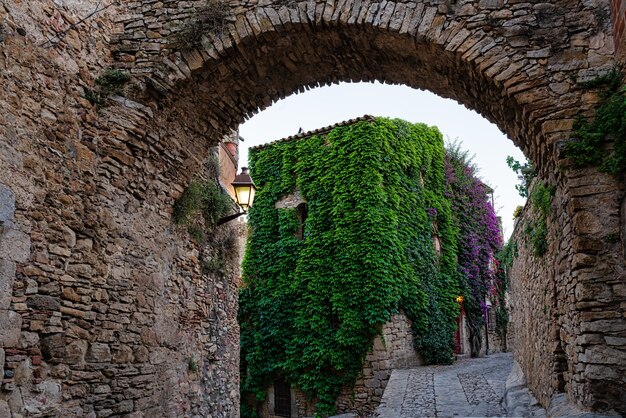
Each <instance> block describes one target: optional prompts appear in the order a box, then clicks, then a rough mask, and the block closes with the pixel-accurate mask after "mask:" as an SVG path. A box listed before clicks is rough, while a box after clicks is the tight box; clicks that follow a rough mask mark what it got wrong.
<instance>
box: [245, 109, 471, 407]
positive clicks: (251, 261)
mask: <svg viewBox="0 0 626 418" xmlns="http://www.w3.org/2000/svg"><path fill="white" fill-rule="evenodd" d="M444 153H445V151H444V145H443V140H442V135H441V133H440V132H439V131H438V130H437V129H436V128H430V127H428V126H426V125H424V124H410V123H408V122H404V121H401V120H390V119H384V118H378V119H376V120H375V121H360V122H357V123H355V124H352V125H349V126H342V127H337V128H335V129H333V130H332V131H330V132H329V133H327V134H325V135H320V136H311V137H305V138H302V139H300V140H297V141H283V142H278V143H276V144H273V145H272V146H269V147H264V148H261V149H257V150H253V152H251V154H250V170H251V174H252V177H253V178H254V180H255V182H256V184H257V186H258V188H259V190H258V192H257V196H256V199H255V204H254V207H253V208H252V209H251V211H250V217H249V223H250V237H249V242H248V247H247V251H246V256H245V259H244V263H243V277H244V282H245V286H244V288H243V289H242V290H241V293H240V312H239V321H240V324H241V368H242V372H241V376H242V399H244V401H246V402H248V403H251V404H254V402H255V401H262V400H263V399H264V397H265V389H266V387H267V385H268V384H270V383H271V382H272V381H273V380H274V379H276V378H278V377H283V378H285V379H286V380H287V381H288V382H290V383H291V384H292V385H294V386H296V387H298V388H300V389H302V390H303V391H304V393H305V394H307V396H309V397H310V398H311V399H312V400H314V401H315V402H316V410H317V413H318V414H320V415H328V414H332V413H333V412H334V408H335V407H334V405H335V401H336V399H337V396H338V395H339V392H340V390H341V388H342V387H343V386H344V385H352V384H353V382H354V380H355V379H356V376H357V374H358V373H359V371H360V370H361V369H362V367H363V360H364V357H365V355H366V353H367V352H368V350H369V349H370V348H371V346H372V343H373V338H374V337H375V336H376V335H377V334H379V333H380V331H381V326H382V324H384V323H385V322H387V321H388V320H389V319H390V316H391V314H393V313H395V312H399V311H400V310H402V311H403V312H405V313H406V314H407V316H408V317H409V318H410V319H411V321H412V323H413V327H414V332H415V343H416V347H417V348H418V349H419V351H420V352H421V354H422V356H423V358H424V359H425V360H426V361H427V362H430V363H449V362H451V361H452V352H453V346H454V345H453V338H454V331H455V321H454V319H455V318H456V317H457V316H458V314H459V307H458V304H457V303H456V302H455V296H457V295H458V294H459V292H460V290H461V287H462V286H461V283H460V280H461V277H460V275H459V273H458V270H457V258H456V253H457V242H456V241H457V233H458V228H457V227H456V226H455V224H454V222H453V220H452V215H451V204H450V200H449V198H447V197H446V195H445V193H446V187H447V186H446V181H445V178H444ZM296 188H297V189H298V190H299V191H300V192H301V193H302V195H303V196H304V198H305V199H306V201H307V203H308V217H307V218H306V222H305V226H304V236H303V239H298V238H297V234H296V231H297V230H298V227H299V220H298V216H297V213H296V210H294V209H276V208H275V202H276V201H277V200H279V199H280V198H281V197H283V196H285V195H289V194H291V193H293V192H294V190H295V189H296ZM435 234H436V235H437V236H438V238H439V240H440V243H441V252H440V253H439V254H438V253H436V251H435V249H434V245H433V235H435ZM245 410H246V411H248V412H250V413H251V411H253V408H249V407H246V408H245Z"/></svg>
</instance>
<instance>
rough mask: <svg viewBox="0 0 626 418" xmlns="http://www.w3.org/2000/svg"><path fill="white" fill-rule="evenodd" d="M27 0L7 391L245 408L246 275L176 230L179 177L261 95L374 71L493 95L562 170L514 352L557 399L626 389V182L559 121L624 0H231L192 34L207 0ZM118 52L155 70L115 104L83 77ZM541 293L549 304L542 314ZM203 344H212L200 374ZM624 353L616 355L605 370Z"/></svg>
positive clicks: (105, 411)
mask: <svg viewBox="0 0 626 418" xmlns="http://www.w3.org/2000/svg"><path fill="white" fill-rule="evenodd" d="M23 3H24V4H20V5H11V7H8V6H7V8H6V10H7V12H6V13H4V12H2V11H1V10H0V17H2V18H3V19H5V20H3V22H5V21H6V22H9V23H10V24H7V27H8V29H5V26H3V27H2V28H3V31H2V32H0V38H2V39H3V40H2V41H0V42H3V44H2V46H3V47H4V48H5V50H6V51H8V52H7V54H5V55H4V56H3V57H0V64H2V66H1V68H2V69H3V70H4V72H1V73H0V77H1V78H2V81H3V84H2V85H3V90H2V91H1V92H0V101H1V102H2V104H3V105H4V106H6V109H7V114H8V117H6V118H4V119H2V118H0V128H2V134H3V138H4V141H3V147H4V148H2V149H0V151H2V153H1V154H0V163H2V165H1V166H0V172H3V173H8V174H7V175H6V176H4V177H2V178H1V179H0V183H2V185H4V186H6V187H8V189H9V192H10V194H11V196H13V195H14V196H15V202H16V203H15V207H16V211H15V216H13V215H11V219H13V218H14V221H12V224H14V225H15V228H13V227H12V228H11V230H17V231H21V232H22V233H25V234H28V235H29V236H30V241H31V247H30V249H31V254H30V257H27V256H21V255H20V258H19V259H18V258H16V257H15V256H14V255H12V253H11V252H9V251H5V249H6V248H7V247H6V246H3V245H4V244H2V242H0V244H2V245H0V261H2V260H5V259H6V260H9V264H10V266H9V267H10V268H9V269H4V270H2V272H0V273H2V275H1V276H0V277H2V280H3V282H2V284H3V285H5V281H6V283H9V284H10V286H9V288H10V287H11V286H12V287H13V299H12V301H11V302H10V303H6V305H7V306H6V307H5V303H4V302H3V305H2V306H0V315H1V316H0V322H1V323H2V331H3V332H5V331H6V335H10V336H11V338H13V339H14V340H15V341H11V342H10V343H6V344H5V343H3V347H2V349H3V351H2V353H0V354H6V356H7V360H6V362H5V364H6V365H7V366H9V367H8V369H7V370H11V371H12V372H13V373H15V375H16V376H17V377H16V378H15V379H13V378H10V381H9V382H8V384H9V386H6V385H5V386H3V389H4V391H5V392H2V393H1V394H0V401H1V402H0V411H2V410H3V409H2V408H4V406H5V405H9V406H10V409H11V410H13V411H15V412H19V411H21V412H23V411H27V410H33V411H39V412H42V411H43V412H46V411H56V412H58V413H60V414H62V415H64V416H84V415H87V414H91V415H92V416H93V415H95V414H98V415H100V416H108V415H112V414H122V413H129V414H133V415H131V416H141V415H142V414H144V413H146V414H159V413H162V414H163V415H171V416H175V415H181V414H184V413H199V414H205V413H213V414H214V415H220V414H222V415H225V416H226V415H228V414H229V413H233V411H235V409H233V408H236V405H237V403H238V394H237V391H236V390H235V389H233V386H232V384H231V383H233V382H236V378H235V379H233V376H235V375H236V369H237V360H236V357H237V356H236V347H237V341H236V337H234V334H236V332H235V331H236V324H235V323H234V321H233V320H234V313H233V308H234V306H235V304H236V301H234V299H233V297H234V296H233V289H231V288H229V287H226V288H225V287H223V286H222V285H223V283H220V282H219V280H215V281H211V282H206V280H205V278H203V276H202V274H201V273H200V271H201V267H200V265H199V262H198V260H197V257H196V255H195V254H196V253H195V252H194V251H196V250H197V249H196V248H195V247H194V245H193V244H191V243H190V242H189V240H188V237H185V236H181V235H180V234H178V233H176V232H175V231H174V232H173V230H172V224H171V208H172V204H173V202H174V199H175V198H176V197H177V196H178V195H179V194H180V192H181V190H182V188H183V187H184V186H185V185H186V184H187V182H188V181H189V178H190V176H191V175H192V173H194V172H196V171H198V170H199V169H200V168H201V165H202V160H203V158H204V157H205V156H206V152H207V151H206V149H207V146H208V145H214V144H217V143H218V142H219V140H220V138H221V137H222V135H223V134H224V133H226V132H228V131H229V130H230V129H231V128H233V127H236V126H237V125H238V124H239V123H240V122H242V121H243V120H244V118H245V117H246V116H249V115H251V114H253V113H255V112H257V111H258V110H259V109H262V108H264V107H267V106H268V105H269V104H271V102H272V101H273V100H276V99H279V98H281V97H284V96H286V95H289V94H292V93H294V92H296V91H301V90H303V89H305V88H310V87H314V86H317V85H320V84H329V83H334V82H338V81H350V80H354V81H357V80H358V81H368V80H374V79H377V80H380V81H384V82H390V83H401V84H406V85H409V86H411V87H415V88H424V89H429V90H432V91H433V92H435V93H437V94H439V95H442V96H444V97H450V98H453V99H455V100H457V101H459V102H461V103H462V104H464V105H466V106H468V107H470V108H472V109H474V110H476V111H478V112H479V113H481V114H482V115H483V116H485V117H486V118H487V119H489V120H490V121H492V122H494V123H495V124H496V125H497V126H499V127H500V129H501V130H503V131H504V132H506V133H507V134H508V135H509V136H510V137H511V138H512V140H513V141H514V142H515V143H516V144H517V145H518V146H520V147H521V148H522V149H523V150H524V152H525V153H526V155H528V156H529V157H530V158H531V159H532V161H533V162H534V163H535V165H536V166H537V167H539V169H540V176H541V178H542V179H543V180H545V181H549V182H551V183H552V184H555V185H556V186H557V192H556V196H555V203H554V211H553V212H554V218H553V220H552V222H551V224H550V237H551V240H550V242H551V248H550V254H551V256H550V258H546V259H545V260H544V262H543V263H541V264H542V265H540V266H538V265H537V264H538V263H536V262H534V263H533V262H531V261H532V260H531V261H529V262H527V263H526V264H525V268H526V269H530V272H525V277H530V278H532V279H530V280H525V281H522V282H521V284H520V286H519V289H518V290H519V292H520V294H521V295H522V296H523V299H521V302H520V303H519V304H518V305H517V306H516V309H517V314H518V316H519V318H523V320H521V321H520V322H519V323H518V324H517V325H516V326H518V327H519V329H518V331H519V334H520V335H524V336H525V341H523V344H521V345H520V346H519V347H517V348H516V356H517V358H518V360H519V361H520V363H521V366H522V368H523V369H524V371H525V372H526V375H527V379H528V381H529V386H530V387H531V389H532V390H533V391H534V392H535V394H536V395H537V396H538V397H539V399H540V400H541V402H543V403H544V404H545V403H548V402H549V400H550V397H551V396H552V395H553V394H554V393H557V392H559V391H565V392H567V394H568V396H569V397H570V399H571V400H573V401H576V402H578V403H579V404H580V405H583V406H587V407H592V408H599V409H603V408H611V407H618V406H619V405H620V398H619V396H620V395H619V393H615V392H614V391H613V392H611V391H610V390H607V387H608V388H610V387H616V386H615V385H616V384H617V383H616V382H618V381H619V376H620V375H623V372H626V364H625V363H626V362H624V361H623V359H621V360H620V358H619V357H617V356H613V357H611V356H612V354H611V353H613V351H612V350H617V349H618V348H615V347H614V343H616V342H617V343H619V341H620V340H619V335H620V333H621V332H623V319H620V315H622V314H623V307H622V306H623V302H624V299H625V298H626V296H625V294H624V283H623V277H624V276H626V272H625V268H624V258H623V252H622V250H621V249H620V248H619V245H617V244H615V243H613V244H610V243H607V242H605V240H604V237H606V236H607V235H610V234H615V233H617V234H619V231H620V228H623V225H622V224H620V222H621V221H620V205H621V204H622V199H623V196H624V185H623V183H619V182H618V181H616V180H615V179H613V178H611V177H608V176H605V175H600V174H598V173H597V172H596V171H595V170H594V169H588V170H569V171H566V172H561V171H558V170H557V167H558V162H559V159H560V158H561V156H560V154H559V148H558V144H559V142H560V141H564V140H567V139H568V136H569V133H570V131H571V126H572V121H573V118H574V117H575V116H576V115H579V114H587V113H589V111H590V110H591V109H592V107H593V104H594V101H595V97H594V95H593V94H585V93H583V91H582V90H580V89H578V88H577V84H576V83H577V82H578V81H581V80H585V79H589V78H591V77H594V76H595V75H597V74H599V73H601V72H603V71H605V70H606V69H608V68H610V67H611V66H612V65H613V62H614V52H613V37H612V32H611V22H610V14H609V13H610V12H609V10H608V4H605V3H604V2H597V3H594V2H583V1H569V0H567V1H565V0H563V1H553V2H549V3H539V4H530V3H518V2H513V1H509V2H505V1H500V0H480V1H459V2H452V1H450V2H445V1H442V2H439V1H433V2H411V1H409V2H389V1H386V0H383V1H381V2H377V1H367V0H363V1H362V0H338V1H333V0H328V1H316V0H308V1H302V2H295V1H283V0H275V1H273V2H272V1H270V0H268V1H259V2H256V1H251V2H247V1H246V2H244V1H241V2H240V1H231V2H228V5H229V11H228V13H227V16H226V17H227V18H226V20H225V21H224V27H223V32H222V33H221V34H220V35H215V34H211V33H206V34H205V35H204V36H203V37H202V38H201V43H200V44H199V46H198V47H195V46H194V47H193V48H186V49H185V50H184V51H183V50H181V49H180V48H178V47H175V46H174V45H173V44H172V43H171V39H172V36H174V35H175V33H176V32H177V31H179V30H180V29H181V28H184V25H185V24H186V23H187V22H188V21H189V19H192V18H193V16H194V14H195V13H197V12H198V10H200V8H202V7H204V6H205V5H206V4H207V3H206V2H204V1H197V2H180V3H179V2H176V1H166V2H151V3H149V4H145V3H146V2H131V3H126V4H123V5H120V6H117V8H116V7H111V8H109V9H107V10H106V11H104V12H102V14H100V15H97V17H95V18H94V19H95V20H93V21H90V22H89V23H88V24H87V25H83V26H80V25H79V26H77V27H76V30H74V29H72V28H71V27H70V24H71V23H76V22H78V21H79V18H80V17H82V16H84V15H85V14H86V13H87V12H89V11H90V10H91V7H90V4H88V3H89V2H88V1H87V0H84V1H82V0H77V1H74V2H66V4H65V3H64V4H63V5H62V6H59V5H58V4H57V3H59V4H60V3H63V2H53V1H52V0H44V1H34V0H33V1H30V2H29V1H26V2H23ZM3 24H4V23H3ZM64 25H65V26H64ZM24 28H26V29H24ZM64 28H70V29H68V30H69V32H67V36H66V35H63V36H57V35H54V34H55V32H57V33H59V32H60V33H62V32H61V31H62V30H63V29H64ZM5 33H8V38H6V37H5V35H4V34H5ZM23 33H26V34H27V35H26V36H24V35H23ZM52 36H57V38H58V41H59V42H57V41H56V38H53V40H54V43H55V45H56V47H55V48H49V46H48V43H49V42H50V38H51V37H52ZM5 38H6V39H5ZM102 62H106V64H103V63H102ZM109 66H114V67H116V68H120V69H124V70H126V71H128V72H129V73H130V74H132V75H134V81H135V84H136V85H137V86H138V87H139V90H138V91H131V92H130V94H129V98H122V97H117V96H111V97H109V99H108V102H107V104H108V106H107V107H104V108H102V109H97V108H96V107H95V106H92V105H90V104H89V102H88V101H87V100H85V98H84V96H85V95H86V94H85V91H86V90H84V89H86V88H92V87H93V80H94V79H95V78H96V76H97V74H99V73H100V72H101V71H102V69H103V68H105V67H109ZM20 68H22V69H25V70H19V69H20ZM77 86H80V87H82V88H81V89H78V88H77ZM42 96H43V97H45V99H44V100H41V97H42ZM20 98H23V100H21V99H20ZM7 195H8V194H7ZM597 202H602V204H600V205H598V204H597ZM622 222H623V221H622ZM3 239H4V236H3ZM622 239H624V238H622ZM23 241H24V240H21V241H20V242H23ZM5 242H8V241H5ZM589 243H593V245H590V244H589ZM20 248H21V247H20ZM15 263H17V264H16V268H15V269H13V267H12V266H13V265H14V264H15ZM5 270H6V271H5ZM33 283H35V284H38V286H34V285H33ZM545 283H548V284H549V286H543V284H545ZM220 286H222V287H220ZM190 289H193V290H194V291H193V292H190ZM545 289H548V290H547V291H546V290H545ZM546 294H548V295H549V296H550V297H549V298H547V299H546V297H545V295H546ZM598 294H600V295H602V297H596V296H597V295H598ZM190 295H191V296H190ZM3 300H4V299H3ZM546 303H547V304H546ZM543 306H545V309H546V312H547V315H548V316H549V320H548V321H546V320H544V319H542V318H539V317H537V316H536V315H535V313H536V312H538V311H540V310H541V309H542V307H543ZM207 312H208V314H207ZM203 315H209V316H210V315H213V316H212V317H211V318H213V319H214V320H215V323H216V324H217V327H216V328H215V330H214V331H210V332H209V331H207V330H206V328H207V327H205V325H206V324H204V323H203V322H202V320H201V318H204V316H203ZM213 319H212V320H213ZM197 320H200V322H199V323H198V322H197ZM194 321H196V322H194ZM620 327H621V328H620ZM20 330H21V333H20ZM212 332H215V337H216V338H215V339H214V338H213V335H211V333H212ZM604 336H607V337H609V339H608V340H604V339H603V337H604ZM611 338H613V339H611ZM615 338H617V339H615ZM607 341H611V343H610V344H609V342H607ZM216 342H217V343H219V344H218V345H216ZM611 344H613V345H611ZM622 348H623V344H622ZM190 350H192V351H191V352H190ZM193 350H197V352H196V353H195V354H198V355H200V356H202V358H205V357H206V364H201V365H200V371H199V373H198V374H196V375H194V374H193V373H195V372H192V370H191V369H192V367H191V364H192V362H191V360H192V358H191V357H190V356H191V354H194V352H193ZM42 357H43V358H42ZM606 357H611V358H612V359H613V360H611V361H613V364H612V365H613V366H615V367H614V368H615V370H617V374H616V375H612V374H607V373H602V367H605V366H603V365H604V364H606V363H604V361H605V359H606ZM620 372H622V373H621V374H620ZM125 373H126V374H125ZM616 376H617V377H616ZM229 378H230V383H229V384H230V386H229V391H228V393H224V391H221V389H220V387H219V386H220V384H221V383H222V382H225V381H228V379H229ZM11 385H12V386H11ZM617 387H618V388H619V387H620V386H617ZM231 389H232V390H231ZM18 392H19V393H18ZM42 393H43V396H44V398H45V402H44V401H42V400H41V399H42V398H41V396H42V395H40V394H42ZM20 402H21V403H20ZM621 402H622V404H623V399H622V401H621ZM215 405H220V406H219V408H221V409H219V410H215V409H214V407H215Z"/></svg>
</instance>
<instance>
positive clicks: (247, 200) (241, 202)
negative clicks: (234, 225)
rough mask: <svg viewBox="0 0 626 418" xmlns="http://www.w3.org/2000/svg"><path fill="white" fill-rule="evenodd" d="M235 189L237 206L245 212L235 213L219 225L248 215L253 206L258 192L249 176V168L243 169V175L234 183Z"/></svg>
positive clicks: (221, 220) (238, 175)
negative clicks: (255, 194)
mask: <svg viewBox="0 0 626 418" xmlns="http://www.w3.org/2000/svg"><path fill="white" fill-rule="evenodd" d="M230 184H232V186H233V188H234V189H235V199H236V200H237V205H238V206H239V207H240V208H241V210H242V211H243V212H238V213H235V214H234V215H229V216H226V217H224V218H222V219H220V220H219V221H217V224H218V225H222V224H225V223H226V222H229V221H232V220H233V219H237V218H238V217H240V216H241V215H245V214H246V213H248V210H249V209H250V207H251V206H252V202H253V201H254V193H255V192H256V186H255V185H254V182H253V181H252V177H250V174H248V167H241V173H240V174H237V175H236V176H235V181H233V182H232V183H230Z"/></svg>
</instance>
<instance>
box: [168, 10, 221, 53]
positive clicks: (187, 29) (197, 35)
mask: <svg viewBox="0 0 626 418" xmlns="http://www.w3.org/2000/svg"><path fill="white" fill-rule="evenodd" d="M230 17H231V9H230V6H229V5H228V3H226V2H225V1H222V0H207V2H206V4H205V5H204V6H203V7H201V8H199V9H198V10H197V11H196V12H195V13H194V15H193V16H192V17H191V18H190V19H188V20H187V21H186V22H185V23H184V24H183V26H182V27H181V28H180V30H179V31H178V32H176V33H175V34H174V35H173V40H174V43H175V44H176V45H177V46H179V47H180V48H181V49H183V50H189V49H192V48H195V47H197V46H199V45H200V44H201V42H202V36H204V35H206V34H208V33H212V34H215V35H221V34H222V33H223V32H224V29H225V28H226V24H227V23H228V19H229V18H230Z"/></svg>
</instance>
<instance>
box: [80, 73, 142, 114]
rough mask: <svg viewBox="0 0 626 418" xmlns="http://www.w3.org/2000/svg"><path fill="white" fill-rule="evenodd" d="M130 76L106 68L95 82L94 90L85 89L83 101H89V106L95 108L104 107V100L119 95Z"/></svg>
mask: <svg viewBox="0 0 626 418" xmlns="http://www.w3.org/2000/svg"><path fill="white" fill-rule="evenodd" d="M130 78H131V77H130V74H128V73H126V72H124V71H121V70H118V69H115V68H108V69H106V70H104V72H103V73H102V74H101V75H100V76H99V77H98V78H96V80H95V84H96V89H95V90H92V89H88V88H85V94H84V97H85V99H87V100H89V101H90V102H91V104H94V105H96V106H97V107H99V108H100V107H104V106H105V105H106V99H107V97H109V96H110V95H111V94H117V95H121V94H122V93H123V92H122V88H123V87H124V85H125V84H126V83H128V82H129V81H130Z"/></svg>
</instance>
